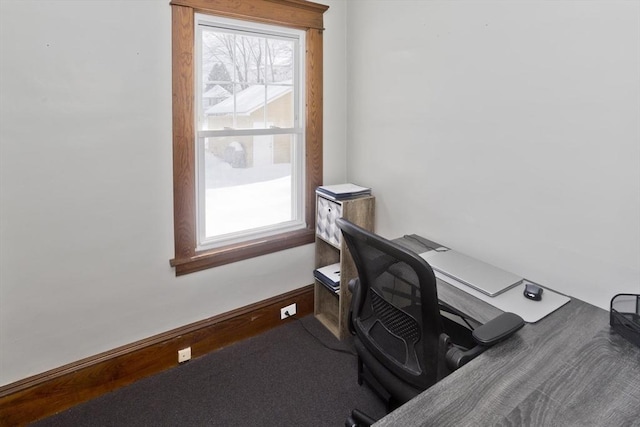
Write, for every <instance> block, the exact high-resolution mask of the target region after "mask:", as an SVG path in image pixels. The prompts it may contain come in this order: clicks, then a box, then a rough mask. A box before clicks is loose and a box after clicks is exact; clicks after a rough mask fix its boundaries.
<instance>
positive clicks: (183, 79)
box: [171, 6, 196, 259]
mask: <svg viewBox="0 0 640 427" xmlns="http://www.w3.org/2000/svg"><path fill="white" fill-rule="evenodd" d="M171 19H172V26H171V28H172V34H171V43H172V57H171V61H172V93H173V107H172V108H173V212H174V233H173V234H174V240H175V256H176V258H177V259H187V258H189V257H191V256H193V254H194V253H195V247H196V224H195V217H196V213H195V208H196V199H195V197H196V191H195V188H196V187H195V186H196V181H195V179H196V178H195V146H194V141H195V128H194V126H195V116H194V114H195V113H194V111H193V106H194V72H195V71H194V57H193V55H194V51H193V50H194V47H193V38H194V26H193V25H194V21H193V19H194V18H193V10H192V9H190V8H188V7H182V6H172V7H171Z"/></svg>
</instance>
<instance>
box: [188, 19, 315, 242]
mask: <svg viewBox="0 0 640 427" xmlns="http://www.w3.org/2000/svg"><path fill="white" fill-rule="evenodd" d="M303 47H304V31H300V30H295V29H287V28H283V27H275V26H267V25H263V24H254V23H243V22H242V21H237V20H229V19H221V18H218V19H215V18H213V17H210V16H206V15H200V14H197V15H196V50H195V56H196V59H197V61H196V111H197V113H196V156H197V161H196V188H197V192H196V203H197V205H198V209H197V211H196V212H197V215H196V217H197V220H196V227H197V236H198V242H197V243H198V245H197V247H198V248H199V249H207V248H211V247H218V246H223V245H225V244H229V243H233V242H239V241H244V240H247V238H255V237H262V236H270V235H274V234H278V233H281V232H283V231H293V230H298V229H302V228H305V227H306V223H305V218H304V191H303V188H304V176H303V172H304V164H303V162H302V160H303V157H302V154H303V152H304V132H303V125H304V115H303V114H302V106H303V105H304V97H303V94H304V91H301V90H300V85H299V82H300V80H301V78H300V77H301V75H302V74H303V73H302V71H303V70H301V67H300V63H301V62H302V63H304V62H303V60H304V51H303V49H302V48H303Z"/></svg>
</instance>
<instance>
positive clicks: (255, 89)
mask: <svg viewBox="0 0 640 427" xmlns="http://www.w3.org/2000/svg"><path fill="white" fill-rule="evenodd" d="M291 89H292V87H291V86H275V85H274V86H271V85H270V86H269V90H267V104H269V103H271V102H273V101H274V100H276V99H278V98H280V97H281V96H283V95H286V94H287V93H289V92H291ZM233 103H234V97H233V96H229V97H228V98H227V99H225V100H224V101H221V102H219V103H217V104H216V105H214V106H212V107H209V108H207V110H206V111H205V114H206V115H208V116H221V115H226V114H233V111H234V109H233ZM264 104H265V85H252V86H249V87H248V88H246V89H245V90H243V91H241V92H238V93H237V94H236V96H235V105H236V108H235V112H236V114H238V115H249V114H251V113H253V112H254V111H256V110H257V109H259V108H262V107H263V106H264Z"/></svg>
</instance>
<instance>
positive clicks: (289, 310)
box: [280, 302, 296, 320]
mask: <svg viewBox="0 0 640 427" xmlns="http://www.w3.org/2000/svg"><path fill="white" fill-rule="evenodd" d="M295 314H296V303H295V302H294V303H293V304H291V305H288V306H286V307H282V308H281V309H280V320H282V319H286V318H287V317H291V316H293V315H295Z"/></svg>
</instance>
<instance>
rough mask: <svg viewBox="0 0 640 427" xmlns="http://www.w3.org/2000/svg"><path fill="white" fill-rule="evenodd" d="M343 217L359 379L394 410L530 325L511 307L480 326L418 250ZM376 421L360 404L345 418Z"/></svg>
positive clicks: (353, 423) (356, 421)
mask: <svg viewBox="0 0 640 427" xmlns="http://www.w3.org/2000/svg"><path fill="white" fill-rule="evenodd" d="M336 224H337V225H338V227H340V229H341V230H342V235H343V237H344V239H345V241H346V243H347V247H348V249H349V251H350V253H351V256H352V257H353V260H354V263H355V265H356V268H357V271H358V278H357V279H354V280H352V281H351V282H350V283H349V290H350V291H351V293H352V299H351V312H350V319H349V329H350V331H351V333H352V334H353V335H354V345H355V348H356V352H357V354H358V384H360V385H362V383H363V382H366V383H367V384H368V385H369V386H370V387H371V388H372V389H373V390H374V391H375V392H376V393H377V394H378V395H379V396H380V397H381V398H382V399H383V400H384V401H385V402H386V404H387V411H391V410H393V409H395V408H396V407H398V406H400V405H402V404H403V403H405V402H407V401H409V400H410V399H412V398H413V397H415V396H417V395H418V394H419V393H421V392H422V391H424V390H426V389H427V388H429V387H430V386H432V385H433V384H435V383H436V382H438V381H439V380H441V379H442V378H444V377H445V376H447V375H448V374H449V373H451V372H452V371H454V370H455V369H458V368H460V367H461V366H463V365H464V364H466V363H468V362H469V361H470V360H472V359H473V358H474V357H476V356H478V355H479V354H481V353H482V352H483V351H484V350H486V349H487V348H489V347H490V346H492V345H494V344H496V343H497V342H500V341H501V340H503V339H506V338H508V337H509V336H511V335H512V334H513V333H515V332H516V331H517V330H518V329H520V328H521V327H522V326H523V325H524V321H523V320H522V318H520V317H519V316H518V315H516V314H513V313H504V314H502V315H500V316H498V317H497V318H496V319H493V320H491V321H490V322H487V323H486V324H484V325H479V324H478V323H477V322H476V323H475V324H476V325H479V326H477V327H476V328H474V327H473V325H472V322H473V321H472V320H471V319H467V318H466V317H465V315H464V314H463V313H461V312H460V311H458V310H456V309H455V308H454V307H450V306H447V305H445V304H443V303H442V302H439V301H438V293H437V288H436V278H435V275H434V273H433V270H432V269H431V266H429V264H428V263H427V262H426V261H425V260H424V259H422V258H421V257H420V256H418V254H416V253H415V252H413V251H411V250H409V249H407V248H404V247H402V246H400V245H398V244H396V243H394V242H391V241H389V240H387V239H384V238H383V237H381V236H378V235H376V234H373V233H371V232H369V231H367V230H365V229H363V228H361V227H359V226H357V225H355V224H353V223H351V222H349V221H347V220H345V219H342V218H338V219H337V220H336ZM472 329H473V330H472ZM359 420H360V421H359ZM371 421H372V420H371V419H370V418H368V417H367V416H366V414H362V413H361V412H359V411H357V410H355V411H354V412H353V413H352V415H351V417H349V419H347V423H346V425H348V426H356V425H369V424H370V422H371Z"/></svg>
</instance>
